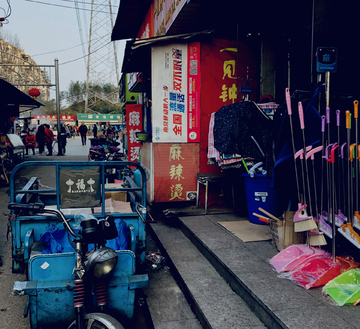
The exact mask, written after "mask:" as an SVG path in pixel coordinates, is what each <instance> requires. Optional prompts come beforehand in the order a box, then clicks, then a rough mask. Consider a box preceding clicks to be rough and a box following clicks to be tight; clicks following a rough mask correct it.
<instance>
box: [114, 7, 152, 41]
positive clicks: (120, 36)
mask: <svg viewBox="0 0 360 329" xmlns="http://www.w3.org/2000/svg"><path fill="white" fill-rule="evenodd" d="M152 2H153V1H152V0H136V1H135V0H121V1H120V7H119V11H118V15H117V17H116V21H115V26H114V28H113V31H112V33H111V41H115V40H124V39H132V38H135V37H136V35H137V33H138V32H139V29H140V26H141V24H142V22H143V21H144V18H145V16H146V13H147V11H148V9H149V7H150V4H152Z"/></svg>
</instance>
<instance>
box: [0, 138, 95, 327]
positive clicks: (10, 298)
mask: <svg viewBox="0 0 360 329" xmlns="http://www.w3.org/2000/svg"><path fill="white" fill-rule="evenodd" d="M89 147H90V141H87V145H86V146H82V145H81V140H80V137H75V139H73V140H68V143H67V145H66V155H65V156H53V157H47V156H40V155H38V154H37V155H35V156H27V157H26V159H27V160H31V161H36V160H40V159H41V160H42V161H44V160H45V161H48V160H54V161H56V160H59V161H87V155H88V152H89ZM37 151H38V150H37ZM43 171H44V169H43V168H41V167H40V168H32V170H29V171H28V172H24V173H23V174H22V175H21V176H22V178H20V181H21V182H22V183H24V182H25V181H26V179H29V178H30V177H32V176H37V175H39V177H43V178H42V179H41V183H42V184H43V185H46V186H52V185H51V184H52V182H53V177H54V175H55V171H54V173H53V175H45V176H41V174H42V173H43ZM25 178H26V179H25ZM9 201H10V196H9V187H8V186H0V216H1V220H0V258H1V260H0V328H1V329H13V328H16V329H28V328H30V324H29V319H28V318H23V311H24V307H25V303H26V299H27V296H21V297H19V296H14V295H13V293H12V287H13V284H14V282H15V281H23V280H25V275H24V274H15V273H12V271H11V237H9V239H8V240H7V237H6V235H7V225H8V220H7V216H6V214H8V213H9V210H8V209H7V206H8V203H9Z"/></svg>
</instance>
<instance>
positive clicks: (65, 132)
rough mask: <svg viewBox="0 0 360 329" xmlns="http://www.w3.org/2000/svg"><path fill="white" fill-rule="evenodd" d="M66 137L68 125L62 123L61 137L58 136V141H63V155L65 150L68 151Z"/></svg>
mask: <svg viewBox="0 0 360 329" xmlns="http://www.w3.org/2000/svg"><path fill="white" fill-rule="evenodd" d="M66 137H67V130H66V127H65V126H64V125H63V124H62V125H61V130H60V138H58V141H61V153H62V155H65V152H66Z"/></svg>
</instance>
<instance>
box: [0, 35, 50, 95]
mask: <svg viewBox="0 0 360 329" xmlns="http://www.w3.org/2000/svg"><path fill="white" fill-rule="evenodd" d="M0 64H14V66H2V65H0V78H1V79H4V80H5V81H7V82H9V83H11V84H12V85H13V86H15V87H17V88H18V89H19V90H21V91H22V92H24V93H26V94H28V92H29V90H30V89H31V88H37V89H39V90H40V92H41V96H42V97H41V99H42V101H49V100H50V89H49V87H48V86H41V85H44V84H49V83H50V78H49V76H48V74H47V72H46V71H45V70H43V69H41V67H38V66H37V64H36V62H35V61H34V60H33V59H32V58H31V57H30V56H29V55H26V54H25V52H24V50H23V49H20V48H17V47H15V46H13V45H11V44H10V43H7V42H5V41H4V40H2V39H0ZM19 65H26V66H19ZM24 84H29V86H23V85H24ZM30 84H34V85H30Z"/></svg>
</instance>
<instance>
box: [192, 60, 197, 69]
mask: <svg viewBox="0 0 360 329" xmlns="http://www.w3.org/2000/svg"><path fill="white" fill-rule="evenodd" d="M197 62H198V61H197V60H191V61H190V67H197Z"/></svg>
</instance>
